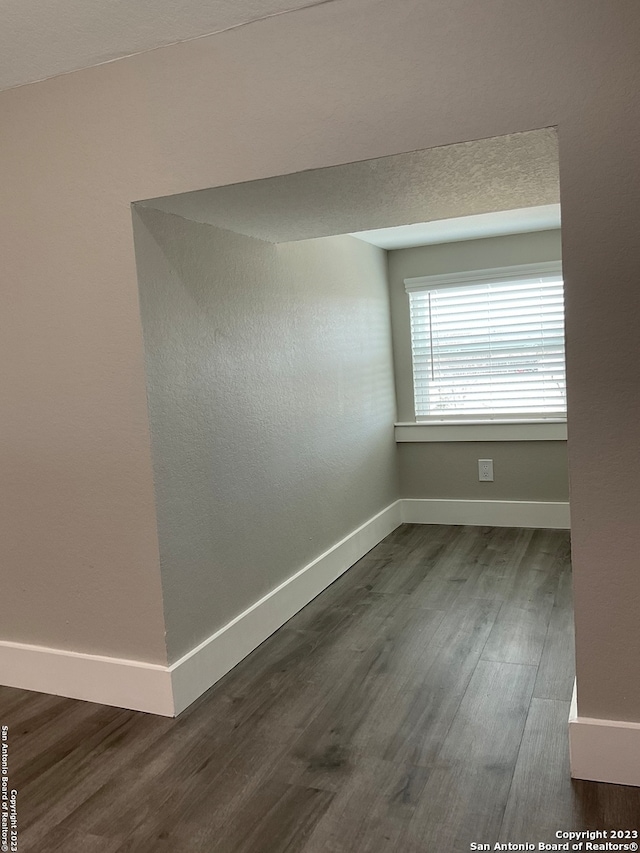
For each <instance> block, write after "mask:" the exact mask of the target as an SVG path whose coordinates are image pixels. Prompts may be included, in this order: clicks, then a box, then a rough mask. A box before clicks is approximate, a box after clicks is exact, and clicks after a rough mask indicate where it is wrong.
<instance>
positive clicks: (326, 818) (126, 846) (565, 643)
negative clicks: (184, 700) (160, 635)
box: [0, 524, 640, 853]
mask: <svg viewBox="0 0 640 853" xmlns="http://www.w3.org/2000/svg"><path fill="white" fill-rule="evenodd" d="M569 559H570V558H569V537H568V534H567V533H565V532H562V531H549V530H521V529H502V528H486V527H485V528H478V527H450V526H437V525H430V526H421V525H407V524H405V525H403V526H402V527H400V528H398V529H397V530H396V531H395V532H394V533H392V534H391V535H390V536H388V537H387V538H386V539H385V540H384V541H383V542H381V543H380V544H379V545H378V546H377V547H376V548H374V549H373V550H372V551H370V552H369V554H367V555H366V556H365V557H364V558H363V559H362V560H360V561H359V562H358V563H357V564H356V565H355V566H354V567H353V568H352V569H351V570H350V571H349V572H348V573H347V574H346V575H344V576H343V577H342V578H340V579H339V580H338V581H336V583H334V584H333V585H332V586H331V587H330V588H329V589H328V590H326V591H325V592H324V593H323V594H322V595H320V596H319V597H318V598H316V599H315V600H314V601H313V602H312V603H311V604H310V605H309V606H308V607H306V608H305V609H304V610H302V611H301V612H300V613H299V614H297V615H296V616H295V617H294V618H293V619H291V620H290V621H289V622H288V623H287V624H286V625H285V626H284V627H283V628H282V629H281V630H280V631H278V632H277V633H276V634H274V635H273V636H272V637H271V638H270V639H269V640H267V641H266V642H265V643H263V645H262V646H261V647H260V648H259V649H257V650H256V651H255V652H254V653H253V654H252V655H250V656H249V657H248V658H247V659H245V660H244V661H243V662H242V663H241V664H240V665H239V666H238V667H236V669H235V670H234V671H233V672H231V673H229V675H228V676H226V677H225V678H224V679H223V680H222V681H220V682H219V683H218V684H217V685H215V686H214V687H213V688H212V689H211V690H210V691H209V692H208V693H207V694H205V696H203V697H201V698H200V699H199V700H198V701H197V702H196V703H195V704H194V705H192V706H191V707H190V708H189V709H187V711H185V712H184V713H183V714H182V715H181V716H180V717H179V718H178V719H177V720H168V719H163V718H159V717H153V716H149V715H145V714H141V713H137V712H134V711H125V710H120V709H116V708H107V707H102V706H99V705H93V704H91V703H87V702H79V701H74V700H70V699H64V698H59V697H52V696H45V695H41V694H37V693H29V692H27V691H21V690H14V689H11V688H5V687H3V688H0V723H2V724H3V725H8V726H9V727H10V743H11V753H10V760H11V765H10V771H11V784H12V785H13V786H15V787H17V788H18V789H19V799H18V814H19V822H20V847H19V850H20V851H22V853H32V852H33V853H40V851H51V853H55V852H56V851H66V853H125V851H130V853H169V851H171V853H209V852H210V851H219V853H390V851H403V853H432V852H433V853H459V851H460V853H461V851H467V850H469V849H470V844H471V843H472V842H476V843H482V844H490V845H491V847H493V845H494V843H495V842H496V841H498V840H500V841H504V842H514V843H523V842H533V843H535V844H536V846H537V844H538V843H539V842H540V841H546V842H553V841H557V839H556V838H555V832H556V830H569V829H574V830H575V829H613V828H618V829H640V789H637V788H625V787H621V786H615V785H602V784H597V783H590V782H572V781H571V779H570V778H569V768H568V755H567V719H568V715H569V698H570V695H571V689H572V683H573V645H572V644H573V632H572V608H571V570H570V561H569Z"/></svg>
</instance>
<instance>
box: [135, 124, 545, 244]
mask: <svg viewBox="0 0 640 853" xmlns="http://www.w3.org/2000/svg"><path fill="white" fill-rule="evenodd" d="M557 145H558V142H557V136H556V132H555V130H553V129H552V128H545V129H542V130H534V131H528V132H526V133H515V134H511V135H509V136H499V137H495V138H493V139H480V140H478V141H476V142H465V143H461V144H457V145H446V146H443V147H441V148H431V149H428V150H425V151H413V152H410V153H408V154H397V155H394V156H391V157H382V158H379V159H377V160H365V161H363V162H360V163H347V164H346V165H343V166H332V167H330V168H326V169H313V170H310V171H307V172H298V173H294V174H291V175H282V176H279V177H275V178H265V179H263V180H258V181H249V182H247V183H243V184H234V185H231V186H225V187H215V188H212V189H203V190H199V191H196V192H190V193H183V194H180V195H175V196H170V197H164V198H159V199H150V200H146V201H141V202H140V203H141V204H143V205H144V206H146V207H153V208H156V209H158V210H163V211H164V212H165V213H173V214H176V215H178V216H182V217H183V218H185V219H191V220H193V221H196V222H202V223H206V224H208V225H214V226H217V227H219V228H225V229H227V230H229V231H237V232H239V233H240V234H245V235H247V236H249V237H256V238H258V239H260V240H267V241H269V242H272V243H280V242H287V241H289V240H307V239H309V238H313V237H328V236H330V235H332V234H349V233H353V232H355V231H365V230H371V229H378V228H388V227H390V226H399V225H408V224H411V223H418V222H419V223H425V222H433V221H435V220H445V219H452V218H456V217H468V216H472V215H477V214H486V213H491V212H493V211H510V210H518V209H522V208H532V207H540V206H547V205H558V203H559V201H560V193H559V182H558V148H557ZM546 227H549V228H551V227H557V226H556V225H555V222H554V221H552V222H551V223H550V224H548V225H547V226H546ZM527 230H535V228H534V229H527ZM501 233H506V232H504V231H502V232H501ZM481 236H482V235H481ZM485 236H486V235H485ZM468 238H469V235H467V239H468ZM458 239H460V238H458Z"/></svg>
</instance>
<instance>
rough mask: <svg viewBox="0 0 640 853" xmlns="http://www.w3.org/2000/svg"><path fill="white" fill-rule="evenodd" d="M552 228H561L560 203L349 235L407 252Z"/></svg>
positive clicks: (384, 247)
mask: <svg viewBox="0 0 640 853" xmlns="http://www.w3.org/2000/svg"><path fill="white" fill-rule="evenodd" d="M552 228H560V205H559V204H545V205H541V206H538V207H525V208H519V209H518V210H498V211H495V212H493V213H478V214H475V215H473V216H460V217H457V218H456V219H439V220H437V221H435V222H416V223H414V224H413V225H398V226H396V227H395V228H378V229H376V230H375V231H358V232H356V233H355V234H352V235H351V236H352V237H357V238H358V239H359V240H364V242H365V243H371V244H372V245H373V246H379V247H380V248H381V249H410V248H411V247H412V246H429V245H432V244H434V243H455V242H457V241H458V240H479V239H481V238H482V237H502V236H505V235H507V234H525V233H530V232H531V231H550V230H551V229H552Z"/></svg>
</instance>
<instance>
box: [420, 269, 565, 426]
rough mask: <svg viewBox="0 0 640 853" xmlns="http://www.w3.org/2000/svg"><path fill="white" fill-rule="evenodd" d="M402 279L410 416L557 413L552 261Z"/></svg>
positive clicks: (559, 317) (557, 327) (558, 356)
mask: <svg viewBox="0 0 640 853" xmlns="http://www.w3.org/2000/svg"><path fill="white" fill-rule="evenodd" d="M406 285H407V290H408V292H409V299H410V309H411V344H412V352H413V383H414V394H415V409H416V419H417V420H443V419H444V420H457V419H461V420H464V419H476V418H477V419H479V420H482V419H491V418H503V419H509V418H532V419H533V418H536V419H537V418H554V417H559V418H562V417H565V415H566V381H565V359H564V304H563V303H564V300H563V283H562V273H561V270H560V267H559V265H556V264H545V265H543V269H542V271H541V268H540V266H538V267H535V268H532V267H518V268H508V269H502V270H484V271H479V272H477V273H474V274H467V273H465V274H464V275H463V276H460V277H456V276H438V277H430V278H423V279H409V280H407V282H406Z"/></svg>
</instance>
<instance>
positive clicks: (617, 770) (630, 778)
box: [569, 685, 640, 787]
mask: <svg viewBox="0 0 640 853" xmlns="http://www.w3.org/2000/svg"><path fill="white" fill-rule="evenodd" d="M569 756H570V763H571V776H572V777H573V778H574V779H588V780H590V781H593V782H611V783H612V784H614V785H634V786H635V787H640V723H630V722H625V721H623V720H597V719H593V718H591V717H579V716H578V705H577V697H576V688H575V685H574V688H573V699H572V700H571V711H570V713H569Z"/></svg>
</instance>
